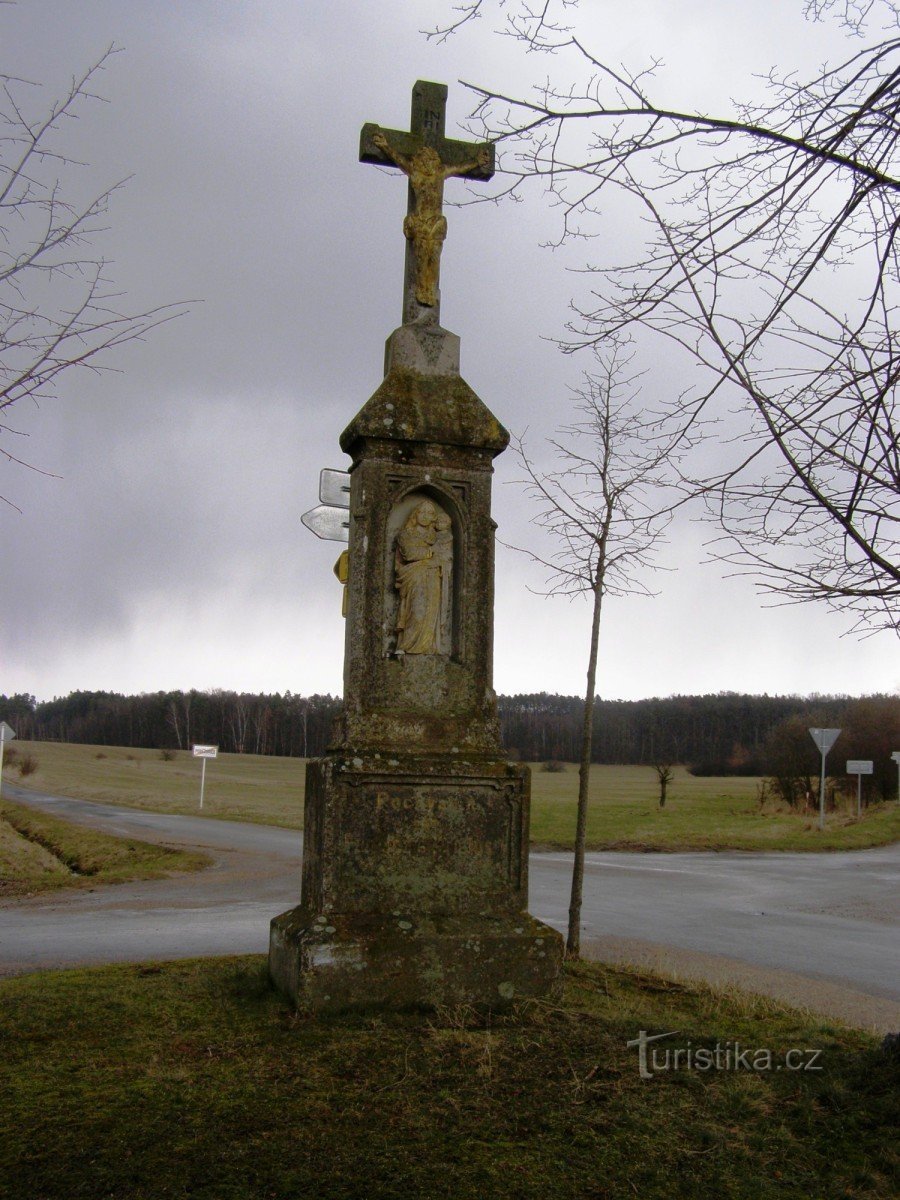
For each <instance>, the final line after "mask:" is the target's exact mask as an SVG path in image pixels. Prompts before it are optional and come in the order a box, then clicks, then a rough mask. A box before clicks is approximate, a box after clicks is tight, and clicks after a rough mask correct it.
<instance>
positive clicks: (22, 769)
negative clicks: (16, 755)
mask: <svg viewBox="0 0 900 1200" xmlns="http://www.w3.org/2000/svg"><path fill="white" fill-rule="evenodd" d="M17 765H18V768H19V775H20V777H21V778H22V779H24V778H25V776H26V775H33V774H34V773H35V771H36V770H37V769H38V760H37V759H36V758H35V757H34V755H33V754H23V755H22V757H21V758H20V759H19V760H18V764H17Z"/></svg>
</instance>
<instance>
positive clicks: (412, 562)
mask: <svg viewBox="0 0 900 1200" xmlns="http://www.w3.org/2000/svg"><path fill="white" fill-rule="evenodd" d="M436 518H437V511H436V509H435V506H434V505H433V504H432V503H431V502H430V501H428V500H424V501H423V502H422V503H421V504H418V505H417V506H416V507H415V508H414V509H413V510H412V512H411V513H410V514H409V516H408V517H407V519H406V523H405V524H404V526H403V528H402V529H401V530H400V533H399V534H398V535H397V549H396V554H395V558H394V577H395V586H396V588H397V591H398V592H399V593H400V607H399V611H398V613H397V653H398V654H440V653H441V560H440V558H438V557H437V556H436V554H435V549H434V547H435V540H436V538H437V533H436V531H435V520H436Z"/></svg>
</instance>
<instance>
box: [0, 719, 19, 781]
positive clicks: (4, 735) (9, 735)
mask: <svg viewBox="0 0 900 1200" xmlns="http://www.w3.org/2000/svg"><path fill="white" fill-rule="evenodd" d="M15 736H16V731H15V730H14V729H13V728H12V727H11V726H10V725H7V723H6V722H5V721H0V794H2V792H3V755H4V752H5V750H6V743H7V742H11V741H12V740H13V738H14V737H15Z"/></svg>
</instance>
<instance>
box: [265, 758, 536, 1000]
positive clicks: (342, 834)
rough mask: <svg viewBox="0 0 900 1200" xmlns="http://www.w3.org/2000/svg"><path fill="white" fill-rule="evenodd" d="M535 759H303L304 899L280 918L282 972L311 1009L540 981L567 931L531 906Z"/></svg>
mask: <svg viewBox="0 0 900 1200" xmlns="http://www.w3.org/2000/svg"><path fill="white" fill-rule="evenodd" d="M529 782H530V781H529V773H528V769H527V768H526V767H522V766H519V765H518V764H508V763H504V762H493V763H488V762H484V761H482V762H480V763H472V762H467V761H464V760H460V759H458V758H454V759H452V760H451V761H447V760H446V759H445V758H444V757H443V756H437V757H433V758H421V757H417V756H412V755H402V756H400V757H397V756H395V757H392V758H385V757H382V756H372V757H371V758H369V759H366V760H363V759H361V758H359V757H356V758H354V759H347V758H345V757H343V756H341V755H330V756H328V757H327V758H324V759H318V760H314V761H313V762H311V763H310V764H309V767H308V769H307V780H306V821H305V834H304V838H305V841H304V861H303V888H302V897H303V903H302V904H301V906H300V907H299V908H296V909H294V910H293V911H291V912H288V913H284V914H283V915H282V916H280V917H278V918H276V920H275V921H274V922H273V925H272V941H271V950H270V964H271V970H272V975H273V978H274V979H275V982H276V984H277V985H278V986H279V987H280V988H281V989H282V990H283V991H285V992H287V993H288V994H289V995H291V996H292V997H293V998H294V999H295V1000H296V1001H297V1002H298V1003H299V1004H301V1005H303V1006H308V1007H312V1008H314V1009H334V1010H341V1009H346V1008H359V1007H368V1006H370V1005H388V1006H401V1007H402V1006H409V1005H413V1006H415V1005H421V1006H434V1005H436V1004H461V1003H467V1004H473V1003H474V1004H479V1005H483V1006H489V1007H502V1006H504V1005H507V1004H509V1003H510V1002H511V1001H513V1000H516V999H522V998H524V997H528V996H539V995H543V994H544V993H545V992H546V990H547V986H548V981H549V979H551V978H553V977H555V975H556V973H557V971H558V968H559V935H558V934H556V933H555V932H554V931H553V930H551V929H548V928H547V927H546V926H544V925H541V924H540V923H539V922H537V921H535V920H534V919H533V918H531V917H530V916H528V914H527V913H526V912H525V911H524V909H525V907H526V904H527V894H528V801H529Z"/></svg>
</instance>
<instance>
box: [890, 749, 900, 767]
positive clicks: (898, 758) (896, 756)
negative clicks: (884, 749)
mask: <svg viewBox="0 0 900 1200" xmlns="http://www.w3.org/2000/svg"><path fill="white" fill-rule="evenodd" d="M891 758H892V759H893V760H894V762H895V763H897V765H898V766H900V750H895V751H894V753H893V754H892V755H891Z"/></svg>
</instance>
